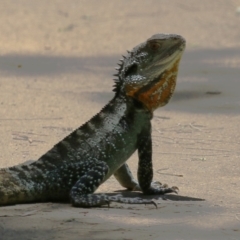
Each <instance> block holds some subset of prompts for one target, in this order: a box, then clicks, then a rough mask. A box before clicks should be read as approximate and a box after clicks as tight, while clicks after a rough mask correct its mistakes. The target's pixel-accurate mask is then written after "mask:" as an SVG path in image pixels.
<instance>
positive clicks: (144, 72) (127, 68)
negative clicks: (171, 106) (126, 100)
mask: <svg viewBox="0 0 240 240" xmlns="http://www.w3.org/2000/svg"><path fill="white" fill-rule="evenodd" d="M184 49H185V40H184V38H183V37H181V36H179V35H175V34H156V35H153V36H152V37H151V38H149V39H148V40H147V41H146V42H144V43H142V44H139V45H138V46H136V47H135V48H133V50H132V51H131V52H128V54H127V56H126V57H123V59H121V60H120V61H121V63H120V64H119V66H120V67H119V68H118V73H117V74H115V75H114V76H117V77H118V79H116V80H115V83H116V85H115V89H114V91H116V92H117V93H123V94H125V95H127V96H128V97H132V98H134V99H136V100H138V101H140V102H142V104H143V105H144V106H145V107H146V108H147V109H148V110H150V111H151V112H152V111H154V110H155V109H156V108H158V107H161V106H164V105H166V104H167V103H168V101H169V100H170V98H171V96H172V94H173V92H174V89H175V86H176V78H177V73H178V65H179V62H180V59H181V56H182V53H183V51H184Z"/></svg>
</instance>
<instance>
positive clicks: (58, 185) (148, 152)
mask: <svg viewBox="0 0 240 240" xmlns="http://www.w3.org/2000/svg"><path fill="white" fill-rule="evenodd" d="M184 47H185V40H184V39H183V38H182V37H181V36H178V35H164V34H157V35H154V36H152V37H151V38H149V39H148V40H147V41H146V42H144V43H142V44H140V45H138V46H137V47H135V48H134V49H133V50H132V51H131V52H128V54H127V56H126V57H123V59H122V60H120V64H119V68H118V73H117V74H115V77H116V79H115V80H114V81H115V88H114V91H115V96H114V98H113V99H112V100H111V101H110V102H109V103H108V104H107V105H106V106H105V107H104V108H103V109H102V110H101V111H100V113H98V114H97V115H95V116H94V117H93V118H92V119H90V120H89V121H88V122H86V123H85V124H83V125H82V126H80V127H79V128H78V129H76V130H75V131H74V132H72V133H71V134H70V135H69V136H67V137H65V138H64V139H63V140H62V141H60V142H59V143H57V144H56V145H55V146H53V148H52V149H50V150H49V151H48V152H47V153H45V154H44V155H43V156H42V157H40V158H39V160H37V161H36V162H33V163H31V164H28V165H23V166H15V167H12V168H9V169H0V205H8V204H15V203H26V202H38V201H51V200H52V201H71V202H72V204H73V206H76V207H96V206H101V205H109V204H110V202H120V203H131V204H154V205H156V204H155V203H154V201H152V200H145V199H141V198H124V197H122V196H121V195H116V196H108V195H105V194H94V192H95V191H96V189H97V188H98V187H99V186H100V185H101V184H102V183H103V182H105V181H106V180H107V179H108V178H109V177H110V176H111V175H114V176H115V177H116V179H117V180H118V182H119V183H120V184H121V185H122V186H123V187H125V188H127V189H129V190H138V191H142V192H143V193H144V194H164V193H168V192H176V191H177V188H174V187H172V188H168V187H167V186H164V185H161V184H160V183H153V182H152V179H153V167H152V142H151V123H150V121H151V119H152V116H153V111H154V110H155V109H156V108H157V107H159V106H163V105H165V104H166V103H167V102H168V100H169V99H170V98H171V96H172V92H173V90H174V88H171V89H169V87H168V86H175V82H176V76H177V70H178V64H179V60H180V58H181V55H182V53H183V50H184ZM170 83H171V84H170ZM137 149H138V153H139V164H138V181H139V183H138V182H137V181H136V180H135V179H134V177H133V175H132V173H131V171H130V169H129V167H128V165H127V164H126V161H127V160H128V158H129V157H130V156H131V155H132V154H133V153H134V152H135V151H136V150H137Z"/></svg>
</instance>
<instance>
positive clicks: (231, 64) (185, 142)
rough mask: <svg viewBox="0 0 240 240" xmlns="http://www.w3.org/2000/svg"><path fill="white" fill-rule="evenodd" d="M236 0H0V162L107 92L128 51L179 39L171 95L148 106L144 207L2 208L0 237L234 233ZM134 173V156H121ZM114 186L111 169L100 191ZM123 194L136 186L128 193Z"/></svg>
mask: <svg viewBox="0 0 240 240" xmlns="http://www.w3.org/2000/svg"><path fill="white" fill-rule="evenodd" d="M239 6H240V1H239V0H228V1H224V0H212V1H208V0H202V1H196V0H183V1H181V2H180V1H178V0H172V1H167V0H161V1H160V0H159V1H158V0H149V1H143V0H138V1H137V0H132V1H127V0H122V1H105V0H101V1H96V0H95V1H94V0H92V1H84V0H82V1H77V0H72V1H68V2H67V1H63V0H57V1H46V0H42V1H30V0H18V1H14V0H8V1H4V0H0V7H1V15H0V25H1V34H0V133H1V138H0V145H1V146H2V147H1V151H0V167H7V166H12V165H16V164H19V163H22V162H25V161H27V160H29V159H37V158H38V157H40V156H41V154H43V153H45V152H46V151H47V150H48V149H50V148H51V147H52V146H53V144H55V143H56V142H58V141H59V140H61V139H62V138H63V137H65V136H66V135H67V134H69V133H70V132H71V131H72V130H74V129H75V128H77V127H78V126H79V125H81V124H82V123H84V122H85V121H86V120H88V119H89V118H90V117H92V116H93V115H94V114H96V113H97V112H98V111H99V110H100V109H101V108H102V107H103V106H104V105H105V104H106V103H107V102H108V101H109V100H110V99H111V97H112V96H113V92H112V91H111V89H112V85H113V82H112V74H113V73H114V67H115V65H116V63H117V62H118V59H120V58H121V55H122V54H125V53H126V50H130V49H131V48H132V47H134V46H136V45H137V44H139V43H140V42H143V41H145V40H146V39H147V38H149V37H150V36H152V35H153V34H155V33H161V32H168V33H178V34H181V35H182V36H184V37H185V38H186V40H187V48H186V52H185V54H184V56H183V59H182V61H181V64H180V72H179V77H178V84H177V89H176V92H175V95H174V97H173V99H172V101H171V102H170V103H169V104H168V105H167V106H166V107H164V108H161V109H158V110H157V111H156V112H155V117H154V119H153V121H152V123H153V142H154V150H153V151H154V154H153V158H154V178H155V180H160V181H161V182H166V183H168V184H169V185H177V186H178V187H179V188H180V192H179V195H178V196H175V195H168V196H167V199H168V200H167V201H164V200H161V199H160V200H159V201H158V202H159V204H158V209H155V208H154V206H141V205H134V206H133V205H124V204H115V203H113V204H111V208H109V209H108V208H94V209H81V208H78V209H76V208H72V207H71V206H70V205H69V204H59V203H37V204H25V205H16V206H8V207H1V208H0V239H3V240H12V239H18V240H25V239H45V240H48V239H70V240H72V239H117V240H118V239H122V240H130V239H168V240H169V239H176V240H177V239H178V240H180V239H182V240H188V239H189V240H193V239H196V240H198V239H199V240H200V239H211V240H212V239H223V240H226V239H231V240H238V239H240V210H239V209H240V198H239V196H240V181H239V180H240V164H239V161H240V149H239V145H240V124H239V123H240V96H239V89H240V68H239V66H240V40H239V39H240V27H239V26H240V13H239V12H240V10H239ZM129 164H130V166H131V169H132V170H133V172H134V173H135V174H136V170H137V156H136V154H135V155H133V156H132V157H131V159H130V160H129ZM118 190H123V189H122V188H121V186H119V184H118V183H117V182H116V181H115V179H113V178H111V179H110V180H109V181H107V182H106V183H105V184H104V185H103V186H102V187H101V188H100V189H99V191H101V192H107V193H113V192H114V191H118ZM122 193H123V194H126V195H128V196H135V195H136V194H133V193H126V192H124V191H122Z"/></svg>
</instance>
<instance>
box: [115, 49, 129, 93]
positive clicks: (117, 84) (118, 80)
mask: <svg viewBox="0 0 240 240" xmlns="http://www.w3.org/2000/svg"><path fill="white" fill-rule="evenodd" d="M127 53H128V54H129V53H130V52H129V51H127ZM122 57H123V58H122V59H120V60H119V61H120V62H119V63H118V66H119V67H116V68H115V69H116V70H117V71H118V72H117V73H115V74H113V76H114V77H116V78H115V79H113V81H114V85H113V91H114V92H116V93H118V92H119V91H120V88H121V85H122V80H121V79H120V76H119V74H120V73H121V71H122V69H123V64H124V60H125V59H126V57H125V56H124V55H122Z"/></svg>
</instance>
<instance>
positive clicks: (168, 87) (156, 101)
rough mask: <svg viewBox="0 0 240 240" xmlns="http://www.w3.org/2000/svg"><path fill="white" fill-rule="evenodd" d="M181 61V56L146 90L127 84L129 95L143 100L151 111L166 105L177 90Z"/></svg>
mask: <svg viewBox="0 0 240 240" xmlns="http://www.w3.org/2000/svg"><path fill="white" fill-rule="evenodd" d="M179 61H180V58H179V59H178V60H176V61H175V63H174V64H173V65H172V67H171V68H170V69H168V70H166V71H165V72H164V73H163V74H161V76H160V77H159V80H158V81H156V83H155V84H154V85H152V86H151V87H150V88H147V89H146V91H141V89H142V86H136V85H134V86H131V87H130V86H126V93H127V95H128V96H131V97H133V98H135V99H137V100H138V101H140V102H142V103H143V104H144V105H145V106H146V108H147V109H148V110H150V111H151V112H153V111H154V110H155V109H156V108H158V107H162V106H164V105H166V104H167V103H168V102H169V100H170V98H171V97H172V95H173V92H174V90H175V86H176V79H177V73H178V66H179ZM150 84H151V83H150Z"/></svg>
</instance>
